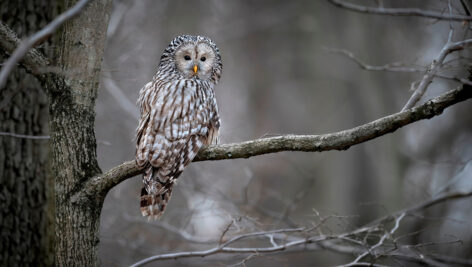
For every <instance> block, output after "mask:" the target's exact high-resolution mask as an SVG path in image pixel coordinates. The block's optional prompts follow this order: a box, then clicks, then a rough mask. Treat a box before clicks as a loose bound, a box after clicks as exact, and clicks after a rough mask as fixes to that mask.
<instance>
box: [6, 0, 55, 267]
mask: <svg viewBox="0 0 472 267" xmlns="http://www.w3.org/2000/svg"><path fill="white" fill-rule="evenodd" d="M54 15H55V3H54V1H47V0H2V1H1V2H0V18H1V21H2V22H3V23H5V24H7V25H8V26H9V27H10V28H11V29H13V30H14V31H15V32H16V34H18V36H19V37H20V38H23V37H26V36H28V35H30V34H32V33H34V32H36V31H38V30H39V29H41V28H42V27H43V26H44V25H46V24H47V23H48V22H49V21H51V20H52V19H53V17H54ZM50 47H51V42H46V43H44V44H43V45H42V46H41V47H40V48H39V50H40V51H42V52H43V53H45V54H49V48H50ZM7 57H8V55H6V54H5V53H4V51H3V50H1V49H0V62H4V61H5V59H6V58H7ZM47 107H48V99H47V96H46V94H45V92H44V90H43V89H42V88H41V85H40V83H39V82H38V80H37V79H36V78H34V77H33V76H32V75H30V74H28V73H26V71H25V70H24V69H21V68H17V69H16V70H15V71H14V72H13V73H12V74H11V75H10V77H9V80H8V83H7V86H6V88H5V89H3V90H1V91H0V132H10V133H17V134H24V135H47V134H48V108H47ZM47 161H48V141H47V140H32V139H24V138H15V137H10V136H0V225H1V228H0V266H49V265H50V264H52V259H53V256H52V255H53V254H52V250H53V243H52V241H53V240H52V238H53V236H52V235H53V230H52V229H53V228H52V227H53V223H52V207H51V206H49V205H48V203H51V201H49V202H48V199H49V200H52V199H53V192H52V190H50V188H51V186H48V184H51V181H50V179H51V178H50V176H49V175H48V162H47Z"/></svg>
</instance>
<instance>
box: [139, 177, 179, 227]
mask: <svg viewBox="0 0 472 267" xmlns="http://www.w3.org/2000/svg"><path fill="white" fill-rule="evenodd" d="M145 176H146V175H145ZM145 178H146V177H145ZM146 184H147V185H146ZM150 184H151V185H150ZM173 185H174V184H173V183H171V182H169V183H161V182H159V181H155V180H151V181H147V182H145V185H144V186H143V188H142V189H141V201H140V206H141V214H142V215H143V216H145V217H148V218H149V219H150V218H153V219H158V218H159V217H160V216H161V215H162V214H163V213H164V210H165V209H166V206H167V203H168V202H169V200H170V196H171V194H172V187H173Z"/></svg>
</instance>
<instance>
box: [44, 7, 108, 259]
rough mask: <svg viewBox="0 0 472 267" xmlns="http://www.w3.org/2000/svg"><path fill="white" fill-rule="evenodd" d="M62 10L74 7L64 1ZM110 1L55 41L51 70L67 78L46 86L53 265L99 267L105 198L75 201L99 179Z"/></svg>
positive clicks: (87, 13) (74, 21)
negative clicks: (99, 107) (97, 126)
mask: <svg viewBox="0 0 472 267" xmlns="http://www.w3.org/2000/svg"><path fill="white" fill-rule="evenodd" d="M62 3H63V4H61V7H62V8H63V10H60V12H63V11H64V10H66V9H68V8H70V7H71V6H73V5H74V4H75V3H76V1H66V0H64V1H62ZM110 11H111V0H97V1H92V2H91V3H90V4H89V5H88V6H87V7H86V8H85V9H84V10H83V11H82V13H81V14H80V15H79V16H78V17H76V18H74V19H72V20H70V21H68V22H66V23H65V24H64V25H63V27H62V28H61V29H60V31H59V32H58V33H57V35H56V39H57V40H56V41H57V43H58V44H61V45H60V46H58V47H57V49H56V51H55V54H54V56H53V58H54V60H55V61H56V62H53V65H56V66H58V67H59V68H61V73H64V76H63V77H61V78H58V77H57V76H54V75H51V78H50V79H53V80H51V81H50V82H49V83H48V84H49V86H48V92H49V101H50V106H49V116H50V121H49V123H50V133H51V142H50V144H51V147H50V149H51V159H50V161H51V172H52V174H53V175H54V178H55V194H56V199H55V207H56V209H55V211H56V213H55V222H56V224H55V226H56V228H55V235H56V238H55V242H56V244H55V264H56V265H57V266H97V265H98V256H97V248H98V243H99V239H98V229H99V221H100V211H101V208H102V204H103V200H104V198H105V194H103V195H96V196H94V197H93V198H90V199H87V200H86V201H75V200H74V198H72V196H73V195H74V194H75V193H76V192H77V191H80V190H81V187H82V186H83V184H84V182H85V181H86V180H87V179H89V178H91V177H93V176H94V175H96V174H98V173H100V172H101V171H100V168H99V166H98V162H97V157H96V140H95V134H94V121H95V99H96V98H97V91H98V85H99V75H100V66H101V62H102V57H103V50H104V45H105V39H106V31H107V25H108V19H109V14H110Z"/></svg>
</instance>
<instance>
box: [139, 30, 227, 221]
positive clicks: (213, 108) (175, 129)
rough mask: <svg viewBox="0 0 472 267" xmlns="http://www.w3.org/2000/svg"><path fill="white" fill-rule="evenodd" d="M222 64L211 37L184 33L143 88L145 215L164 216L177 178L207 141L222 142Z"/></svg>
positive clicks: (141, 132) (141, 138) (141, 152)
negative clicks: (217, 90)
mask: <svg viewBox="0 0 472 267" xmlns="http://www.w3.org/2000/svg"><path fill="white" fill-rule="evenodd" d="M221 71H222V62H221V56H220V54H219V50H218V48H217V47H216V45H215V43H213V42H212V41H211V40H210V39H209V38H207V37H202V36H191V35H181V36H178V37H176V38H175V39H174V40H172V42H171V43H170V44H169V46H168V47H167V48H166V49H165V50H164V53H163V54H162V56H161V61H160V63H159V67H158V70H157V73H156V75H154V77H153V80H152V81H151V82H149V83H148V84H146V85H145V86H144V87H143V88H142V89H141V90H140V92H139V98H138V105H139V107H140V111H141V119H140V121H139V126H138V129H137V138H136V139H137V145H136V163H137V164H138V166H140V167H141V168H143V169H144V170H145V171H144V175H143V182H144V186H143V189H142V190H141V212H142V214H143V216H154V217H158V216H160V215H162V213H163V212H164V210H165V207H166V205H167V203H168V201H169V199H170V196H171V192H172V187H173V185H174V183H175V180H176V179H177V178H178V177H179V175H180V174H181V173H182V171H183V170H184V168H185V167H186V166H187V165H188V164H189V163H190V162H191V161H192V160H193V158H194V157H195V156H196V155H197V153H198V150H199V149H200V148H201V147H202V145H204V144H211V143H216V142H217V140H218V129H219V127H220V118H219V115H218V107H217V105H216V98H215V94H214V87H215V85H216V83H217V82H218V81H219V79H220V76H221Z"/></svg>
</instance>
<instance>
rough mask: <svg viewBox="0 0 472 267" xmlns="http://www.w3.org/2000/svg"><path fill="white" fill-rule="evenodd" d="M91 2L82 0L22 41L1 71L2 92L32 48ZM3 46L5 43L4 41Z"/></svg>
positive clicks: (38, 62)
mask: <svg viewBox="0 0 472 267" xmlns="http://www.w3.org/2000/svg"><path fill="white" fill-rule="evenodd" d="M89 1H90V0H80V1H79V2H77V4H75V5H74V6H73V7H72V8H70V9H69V10H67V11H66V12H64V13H62V14H61V15H59V16H58V17H57V18H55V19H54V20H53V21H52V22H50V23H49V24H48V25H46V26H45V27H44V28H43V29H42V30H40V31H38V32H36V33H35V34H33V35H32V36H30V37H29V38H27V39H26V40H24V41H22V42H21V43H20V45H19V46H18V48H16V49H15V51H14V52H13V53H12V55H11V56H10V58H9V59H8V60H7V61H6V62H5V64H4V65H3V67H2V70H1V71H0V90H1V89H3V88H4V87H5V85H6V82H7V78H8V76H9V75H10V72H11V71H12V70H13V68H14V67H15V66H16V64H17V63H18V62H19V61H20V60H21V59H23V57H24V56H25V54H27V53H28V51H29V50H30V49H31V48H32V47H34V46H35V45H37V44H39V43H40V42H42V41H44V40H45V39H47V38H48V37H49V36H51V35H52V34H53V33H54V32H55V31H56V30H57V29H58V28H59V27H60V26H61V25H62V24H63V23H64V22H66V21H67V20H69V19H71V18H73V17H75V16H76V15H78V14H79V13H80V11H82V9H83V8H84V7H85V6H86V5H87V3H88V2H89ZM2 25H3V24H2ZM4 26H5V25H3V26H2V27H1V28H2V29H1V31H2V32H5V33H7V34H8V35H10V37H11V33H12V32H11V31H10V32H8V29H5V28H4ZM16 40H17V39H16ZM1 44H2V45H3V44H4V42H3V41H2V42H1ZM32 53H35V51H32V52H31V53H30V54H29V55H30V56H31V55H32ZM36 53H37V52H36ZM34 58H35V59H38V57H34ZM29 59H32V58H29ZM30 63H37V64H44V63H46V62H44V61H33V62H28V63H27V64H28V65H29V64H30ZM39 66H44V65H39ZM31 67H32V66H31ZM32 69H34V68H32Z"/></svg>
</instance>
